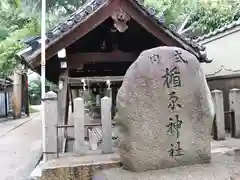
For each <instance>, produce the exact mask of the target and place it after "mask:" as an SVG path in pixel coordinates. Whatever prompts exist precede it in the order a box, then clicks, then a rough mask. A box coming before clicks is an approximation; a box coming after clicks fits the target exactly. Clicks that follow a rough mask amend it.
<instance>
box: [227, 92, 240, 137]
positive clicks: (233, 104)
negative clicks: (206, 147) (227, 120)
mask: <svg viewBox="0 0 240 180" xmlns="http://www.w3.org/2000/svg"><path fill="white" fill-rule="evenodd" d="M229 107H230V110H233V111H234V124H231V128H234V129H232V130H233V131H234V137H237V138H240V111H239V109H240V89H236V88H234V89H231V90H230V91H229Z"/></svg>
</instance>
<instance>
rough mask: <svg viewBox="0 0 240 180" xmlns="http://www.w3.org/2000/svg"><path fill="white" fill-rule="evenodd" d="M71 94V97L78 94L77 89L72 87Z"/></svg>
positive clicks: (75, 96)
mask: <svg viewBox="0 0 240 180" xmlns="http://www.w3.org/2000/svg"><path fill="white" fill-rule="evenodd" d="M72 96H73V99H76V98H77V97H79V96H78V89H72Z"/></svg>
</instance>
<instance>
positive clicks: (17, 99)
mask: <svg viewBox="0 0 240 180" xmlns="http://www.w3.org/2000/svg"><path fill="white" fill-rule="evenodd" d="M12 105H13V107H12V109H13V113H12V114H13V118H14V119H18V118H21V108H22V75H21V72H20V71H17V70H16V71H15V72H14V80H13V96H12Z"/></svg>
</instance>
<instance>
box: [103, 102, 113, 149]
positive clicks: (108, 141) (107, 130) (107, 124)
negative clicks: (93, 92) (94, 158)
mask: <svg viewBox="0 0 240 180" xmlns="http://www.w3.org/2000/svg"><path fill="white" fill-rule="evenodd" d="M101 122H102V132H103V153H112V118H111V99H110V98H109V97H103V98H102V99H101Z"/></svg>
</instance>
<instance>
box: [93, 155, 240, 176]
mask: <svg viewBox="0 0 240 180" xmlns="http://www.w3.org/2000/svg"><path fill="white" fill-rule="evenodd" d="M239 173H240V161H239V160H237V159H236V157H235V155H234V154H232V155H229V154H221V155H220V154H215V155H213V157H212V161H211V163H210V164H198V165H192V166H190V165H189V166H182V167H175V168H168V169H161V170H155V171H147V172H141V173H136V172H130V171H126V170H124V169H122V168H113V169H109V170H103V171H101V172H100V173H97V174H96V175H95V176H94V177H93V180H125V179H128V180H238V179H236V178H237V176H238V175H239ZM238 177H239V176H238Z"/></svg>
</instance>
